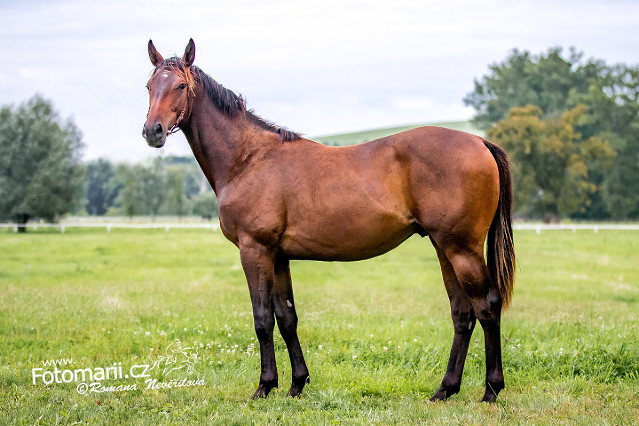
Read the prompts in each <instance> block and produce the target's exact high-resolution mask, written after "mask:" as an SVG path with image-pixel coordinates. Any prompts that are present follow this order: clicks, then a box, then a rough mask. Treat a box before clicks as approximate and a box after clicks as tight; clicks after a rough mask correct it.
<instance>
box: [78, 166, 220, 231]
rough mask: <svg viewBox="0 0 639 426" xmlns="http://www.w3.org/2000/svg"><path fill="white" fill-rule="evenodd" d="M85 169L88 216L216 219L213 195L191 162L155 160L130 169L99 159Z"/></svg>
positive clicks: (85, 205)
mask: <svg viewBox="0 0 639 426" xmlns="http://www.w3.org/2000/svg"><path fill="white" fill-rule="evenodd" d="M85 169H86V175H85V176H86V177H85V187H84V188H85V189H84V200H83V203H84V209H85V211H86V213H87V214H90V215H96V216H103V215H111V216H129V217H132V216H138V215H144V216H150V217H152V218H154V217H156V216H158V215H171V216H178V217H182V216H187V215H197V216H201V217H203V218H206V219H209V220H210V219H211V218H212V217H214V216H217V199H216V197H215V193H214V192H213V190H212V189H211V187H210V185H209V183H208V182H207V181H206V178H205V177H204V174H203V173H202V171H201V170H200V168H199V166H198V165H197V163H196V161H195V159H193V158H190V157H158V158H155V159H153V160H148V161H146V162H143V163H139V164H133V165H129V164H114V163H112V162H110V161H108V160H105V159H98V160H96V161H92V162H89V163H87V164H86V165H85Z"/></svg>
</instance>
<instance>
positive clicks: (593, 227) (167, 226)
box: [0, 222, 639, 234]
mask: <svg viewBox="0 0 639 426" xmlns="http://www.w3.org/2000/svg"><path fill="white" fill-rule="evenodd" d="M21 226H26V227H27V228H31V229H34V230H37V229H38V228H59V229H60V232H62V233H64V231H65V230H66V229H67V228H105V229H106V232H111V230H112V229H118V228H124V229H127V228H129V229H164V230H165V231H166V232H169V231H170V230H171V229H209V230H212V231H217V230H218V229H220V225H219V223H107V222H105V223H73V222H72V223H35V222H33V223H27V224H26V225H18V224H16V223H0V228H13V230H14V232H18V229H19V228H20V227H21ZM513 229H515V230H517V231H535V232H536V233H537V234H541V232H542V231H572V232H577V231H578V230H588V231H593V232H594V233H595V234H596V233H598V232H599V231H604V230H623V231H639V224H606V223H594V224H583V223H581V224H535V223H515V224H513Z"/></svg>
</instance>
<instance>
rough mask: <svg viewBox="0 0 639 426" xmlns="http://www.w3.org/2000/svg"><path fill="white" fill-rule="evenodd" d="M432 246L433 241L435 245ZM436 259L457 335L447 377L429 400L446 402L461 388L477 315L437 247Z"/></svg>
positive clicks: (449, 360)
mask: <svg viewBox="0 0 639 426" xmlns="http://www.w3.org/2000/svg"><path fill="white" fill-rule="evenodd" d="M433 245H435V244H434V242H433ZM435 249H436V250H437V257H438V258H439V262H440V266H441V270H442V276H443V278H444V284H445V286H446V292H447V293H448V298H449V300H450V311H451V317H452V320H453V328H454V330H455V336H454V338H453V344H452V347H451V349H450V357H449V359H448V366H447V368H446V374H445V375H444V379H443V380H442V383H441V386H440V387H439V389H438V390H437V392H436V393H435V395H433V396H432V397H431V398H430V400H431V401H438V400H444V399H446V398H448V397H450V396H452V395H454V394H456V393H457V392H459V388H460V386H461V380H462V374H463V373H464V364H465V363H466V355H467V354H468V345H469V343H470V338H471V336H472V334H473V329H474V328H475V322H476V320H475V313H474V312H473V307H472V305H471V303H470V300H469V299H468V296H467V295H466V292H465V291H464V290H463V289H462V287H461V285H460V284H459V281H458V280H457V277H456V275H455V271H454V270H453V266H452V264H451V263H450V261H449V260H448V258H447V257H446V255H445V254H444V253H443V252H442V251H441V250H440V249H439V248H438V247H437V246H436V245H435Z"/></svg>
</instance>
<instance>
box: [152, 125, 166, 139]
mask: <svg viewBox="0 0 639 426" xmlns="http://www.w3.org/2000/svg"><path fill="white" fill-rule="evenodd" d="M154 130H155V136H156V137H161V136H163V135H164V130H163V129H162V124H160V123H157V124H156V125H155V129H154Z"/></svg>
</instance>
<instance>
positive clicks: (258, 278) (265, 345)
mask: <svg viewBox="0 0 639 426" xmlns="http://www.w3.org/2000/svg"><path fill="white" fill-rule="evenodd" d="M240 257H241V259H242V268H243V269H244V274H245V275H246V280H247V282H248V287H249V292H250V295H251V303H252V305H253V322H254V325H255V334H257V340H258V341H259V343H260V357H261V374H260V383H259V385H258V387H257V390H256V391H255V393H254V394H253V399H256V398H265V397H266V396H268V394H269V392H270V391H271V389H273V388H276V387H277V384H278V383H277V365H276V362H275V348H274V345H273V328H274V327H275V318H274V316H273V299H272V293H273V280H274V270H275V267H274V264H275V262H274V259H275V256H274V255H273V254H272V253H271V252H270V251H269V250H268V249H266V248H265V247H263V246H261V245H259V244H257V243H254V242H252V241H248V242H244V241H243V242H242V244H240Z"/></svg>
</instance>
